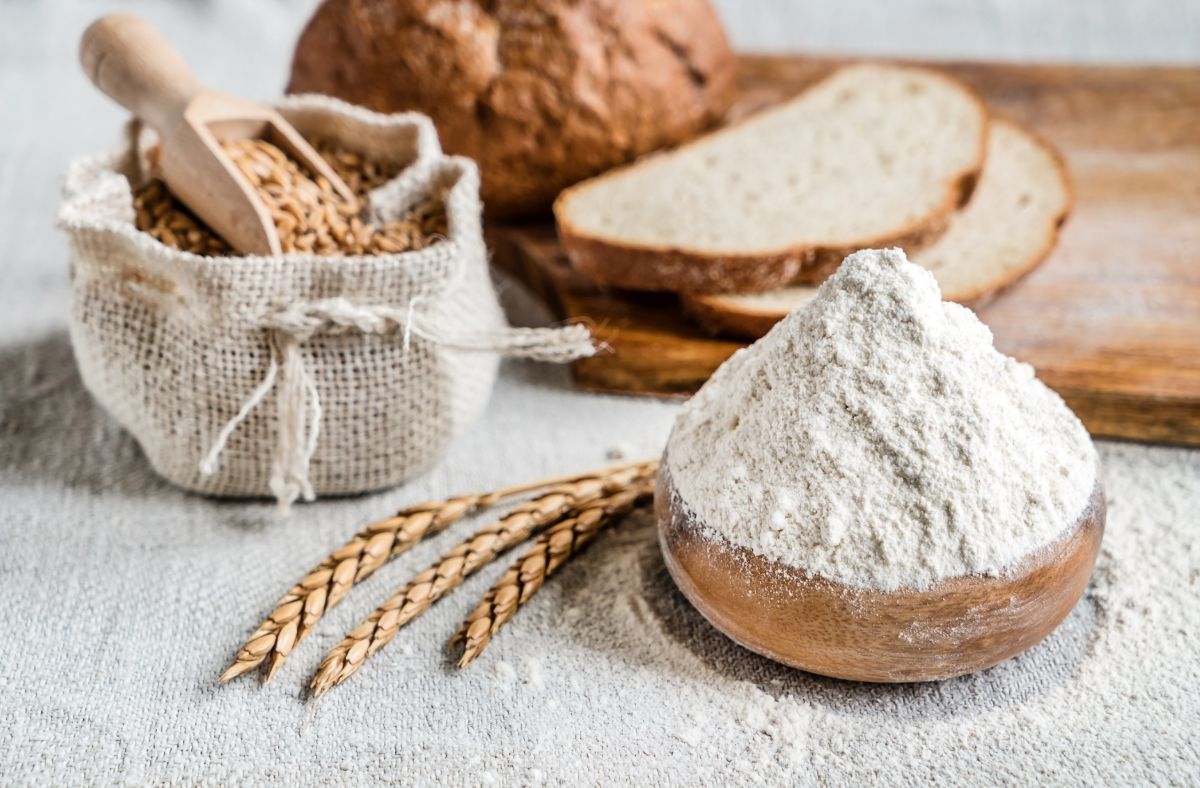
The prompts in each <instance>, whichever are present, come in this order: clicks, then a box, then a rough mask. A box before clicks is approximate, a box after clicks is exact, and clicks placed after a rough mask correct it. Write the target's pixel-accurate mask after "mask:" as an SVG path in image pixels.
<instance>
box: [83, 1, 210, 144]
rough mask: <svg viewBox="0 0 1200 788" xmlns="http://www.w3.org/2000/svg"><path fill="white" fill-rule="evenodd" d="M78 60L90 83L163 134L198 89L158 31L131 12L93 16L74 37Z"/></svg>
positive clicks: (177, 56)
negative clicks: (90, 21)
mask: <svg viewBox="0 0 1200 788" xmlns="http://www.w3.org/2000/svg"><path fill="white" fill-rule="evenodd" d="M79 60H80V62H81V63H82V64H83V70H84V72H86V73H87V75H88V79H90V80H91V81H92V82H93V83H94V84H95V85H96V87H98V88H100V90H102V91H104V93H106V94H107V95H108V96H109V97H110V98H112V99H113V100H114V101H116V102H117V103H118V104H120V105H121V106H123V107H125V108H126V109H128V110H129V111H130V112H132V113H133V114H134V115H136V116H138V117H139V118H141V119H142V120H144V121H145V122H147V123H149V124H150V125H151V126H153V127H154V128H155V129H157V130H158V132H159V134H161V135H164V136H166V135H168V134H169V133H170V132H171V129H172V128H173V127H174V126H175V124H176V123H177V122H178V121H179V120H180V119H181V118H182V117H183V112H184V110H185V109H186V108H187V105H188V102H189V101H190V100H191V98H192V97H193V96H195V95H196V93H197V92H199V91H200V89H201V86H200V83H199V82H197V81H196V78H195V77H194V76H192V72H191V71H190V70H189V69H188V67H187V64H186V63H184V62H183V58H181V57H180V56H179V53H178V52H176V51H175V50H174V49H173V48H172V47H171V45H170V44H169V43H167V40H166V39H165V38H163V35H162V34H161V33H159V32H158V30H157V29H156V28H155V27H154V26H153V25H151V24H150V23H149V22H147V21H146V20H144V19H141V18H139V17H136V16H133V15H132V14H109V15H108V16H102V17H100V18H99V19H97V20H96V21H95V22H93V23H92V24H91V25H90V26H89V27H88V29H87V30H85V31H84V33H83V38H82V40H81V41H80V43H79Z"/></svg>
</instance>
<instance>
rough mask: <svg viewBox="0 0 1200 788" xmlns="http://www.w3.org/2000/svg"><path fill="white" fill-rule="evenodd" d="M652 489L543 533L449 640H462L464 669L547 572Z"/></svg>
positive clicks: (626, 494) (634, 491)
mask: <svg viewBox="0 0 1200 788" xmlns="http://www.w3.org/2000/svg"><path fill="white" fill-rule="evenodd" d="M653 494H654V485H653V483H652V482H646V483H643V484H640V485H637V486H634V487H630V488H629V489H628V490H624V491H622V492H619V493H617V494H615V495H613V496H611V497H609V498H605V499H601V500H600V501H597V502H596V503H594V504H592V505H590V506H588V507H586V508H584V509H582V510H580V511H579V513H578V514H576V515H575V516H573V517H569V518H567V519H566V520H563V521H562V522H560V523H558V524H556V525H554V526H553V527H552V528H550V529H549V530H547V531H546V532H545V533H543V534H542V535H540V536H539V537H538V538H537V540H536V541H535V542H534V544H533V546H532V547H531V548H530V549H529V550H528V551H526V553H525V554H524V555H522V556H521V557H520V558H518V559H517V560H516V561H515V562H514V563H513V565H512V566H511V567H509V569H508V571H506V572H505V573H504V575H503V576H502V577H501V578H500V580H499V581H497V582H496V584H495V585H493V586H492V588H491V589H490V590H489V591H488V592H487V593H486V594H484V596H483V599H482V600H480V602H479V604H478V605H477V606H476V608H475V609H474V610H473V611H471V613H470V615H468V616H467V618H466V620H465V621H463V623H462V626H461V627H459V630H458V632H456V633H455V635H454V637H452V638H451V639H450V644H451V645H456V644H459V643H461V644H462V646H463V653H462V657H461V659H460V660H459V663H458V666H459V667H460V668H465V667H467V666H468V665H470V664H471V663H472V662H474V661H475V659H476V658H477V657H478V656H479V655H480V654H481V653H483V650H484V649H485V648H487V644H488V642H489V641H490V640H491V638H492V636H493V635H495V634H496V633H497V632H499V631H500V629H501V627H503V626H504V625H505V624H507V623H508V622H509V620H510V619H511V618H512V617H513V616H514V615H515V614H516V612H517V610H518V609H519V608H520V607H521V606H522V605H524V604H525V603H526V602H528V601H529V600H530V599H531V598H532V597H533V595H534V594H536V593H537V592H538V590H540V589H541V587H542V583H544V582H545V580H546V578H547V577H549V576H550V575H552V574H554V573H555V572H556V571H558V569H559V568H560V567H561V566H562V565H563V564H564V563H566V562H567V561H568V560H570V559H571V557H572V556H575V555H578V554H579V553H580V552H581V551H582V550H583V548H584V547H586V546H587V545H588V544H589V543H590V542H591V541H592V539H594V538H595V536H596V534H598V533H600V531H601V530H603V529H604V528H607V527H610V526H612V525H615V524H616V523H618V522H620V521H621V519H622V518H623V517H624V516H625V515H626V514H628V513H629V511H630V510H632V509H633V508H634V507H635V506H637V505H638V504H639V503H641V502H642V501H644V500H646V499H647V498H649V497H651V496H652V495H653Z"/></svg>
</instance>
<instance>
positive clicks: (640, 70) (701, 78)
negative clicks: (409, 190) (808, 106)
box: [288, 0, 734, 216]
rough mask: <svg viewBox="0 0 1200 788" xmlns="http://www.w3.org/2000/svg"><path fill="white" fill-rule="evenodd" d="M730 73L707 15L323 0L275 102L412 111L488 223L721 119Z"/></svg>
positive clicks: (565, 1)
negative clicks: (460, 170) (470, 179)
mask: <svg viewBox="0 0 1200 788" xmlns="http://www.w3.org/2000/svg"><path fill="white" fill-rule="evenodd" d="M733 69H734V58H733V53H732V52H731V50H730V48H729V43H728V41H727V39H726V37H725V33H724V31H723V30H722V28H721V25H720V22H719V20H718V18H717V16H716V14H715V13H714V11H713V9H712V8H711V6H709V4H708V2H707V0H655V2H652V3H650V2H643V0H491V1H490V2H484V1H483V0H458V1H457V2H444V1H441V0H326V2H325V3H323V4H322V5H321V6H320V7H319V8H318V9H317V11H316V14H315V15H314V16H313V18H312V19H311V20H310V21H309V23H308V26H307V27H306V28H305V30H304V32H303V34H302V35H301V37H300V40H299V43H298V44H297V46H296V53H295V56H294V59H293V62H292V76H291V81H290V83H289V85H288V91H289V92H292V93H308V92H314V93H325V94H328V95H332V96H337V97H339V98H342V99H345V100H347V101H350V102H352V103H355V104H360V105H363V106H366V107H369V108H370V109H373V110H377V111H380V112H396V111H401V110H415V111H417V112H422V113H424V114H426V115H428V116H430V117H431V118H433V121H434V123H435V124H436V125H437V129H438V133H439V135H440V137H441V141H442V145H443V147H444V148H445V149H446V150H447V151H448V152H450V153H457V154H462V155H465V156H469V157H471V158H473V159H475V161H476V162H478V164H479V166H480V169H481V170H482V173H483V187H482V196H483V199H484V203H485V208H486V210H487V212H488V214H489V215H490V216H505V215H507V216H512V215H516V214H523V213H529V212H532V211H537V210H542V209H545V208H547V207H549V205H550V203H551V201H553V199H554V197H555V195H557V194H558V192H559V191H560V190H562V189H563V188H564V187H566V186H568V185H570V184H572V183H574V182H576V181H579V180H582V179H584V178H587V177H589V176H591V175H594V174H596V173H599V172H602V171H604V170H607V169H609V168H611V167H613V166H615V165H618V164H622V163H624V162H627V161H630V160H632V159H634V158H636V157H637V156H639V155H641V154H643V153H646V152H647V151H651V150H655V149H657V148H661V147H664V146H668V145H674V144H677V143H679V142H681V141H683V140H686V139H688V138H690V137H692V136H694V135H696V134H697V133H698V132H700V131H701V130H703V129H704V128H705V127H707V126H709V125H710V124H712V123H713V122H714V121H716V120H717V119H719V118H720V117H721V116H722V115H723V114H724V113H725V110H726V109H727V108H728V107H729V104H730V103H731V101H732V99H733V93H734V79H733Z"/></svg>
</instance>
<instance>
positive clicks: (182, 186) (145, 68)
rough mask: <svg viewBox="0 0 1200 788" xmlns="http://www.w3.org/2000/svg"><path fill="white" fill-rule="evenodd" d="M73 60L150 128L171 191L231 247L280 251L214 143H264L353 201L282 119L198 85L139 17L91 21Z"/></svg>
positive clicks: (268, 222) (257, 204)
mask: <svg viewBox="0 0 1200 788" xmlns="http://www.w3.org/2000/svg"><path fill="white" fill-rule="evenodd" d="M79 59H80V61H81V62H82V64H83V70H84V71H85V72H86V73H87V75H88V78H89V79H91V80H92V82H93V83H94V84H95V85H96V87H98V88H100V90H102V91H104V92H105V93H106V94H108V96H109V97H111V98H112V99H113V100H115V101H116V102H117V103H118V104H120V105H121V106H123V107H125V108H126V109H128V110H129V111H130V112H132V113H133V114H134V115H136V116H137V117H138V118H140V119H141V120H143V121H144V122H146V123H148V124H150V125H151V126H153V127H154V129H155V130H156V131H157V132H158V134H159V137H160V138H161V140H162V153H161V156H160V157H159V160H158V168H159V174H160V175H161V177H162V179H163V180H164V181H166V184H167V187H168V188H169V189H170V190H171V192H172V193H173V194H174V195H175V196H176V197H178V198H179V199H180V200H181V201H182V202H183V203H184V204H185V205H187V207H188V208H190V209H191V210H192V212H193V213H195V214H196V215H197V216H199V217H200V218H201V219H202V220H204V222H205V224H207V225H208V226H209V227H211V228H212V229H213V231H214V232H216V233H217V234H218V235H220V236H221V237H222V238H224V239H225V241H226V242H228V243H229V245H230V246H232V247H233V248H234V249H237V250H238V251H240V252H243V253H245V254H259V255H268V254H275V255H277V254H280V253H281V252H282V250H281V248H280V244H279V233H278V232H277V231H276V229H275V222H274V221H273V220H272V218H271V215H270V214H269V213H268V212H267V209H266V208H265V207H264V206H263V203H262V201H261V200H260V199H259V198H258V195H257V194H256V193H255V191H254V189H253V187H251V185H250V184H249V182H247V180H246V179H245V178H244V177H243V176H242V174H241V172H240V171H239V170H238V169H237V167H236V166H235V165H234V164H233V162H232V161H230V159H229V157H228V156H226V155H225V153H224V151H222V150H221V146H220V145H219V144H218V142H219V141H223V142H227V141H230V140H237V139H263V140H266V141H268V142H270V143H272V144H274V145H276V146H277V147H279V148H280V149H282V150H283V151H284V152H285V153H287V154H288V155H290V156H291V157H292V158H294V159H296V161H298V162H299V163H300V164H302V165H304V166H305V167H307V168H308V169H309V171H310V172H312V173H313V174H314V175H319V176H323V177H325V178H326V179H328V181H329V183H330V184H331V185H332V186H333V188H334V189H335V190H336V191H337V192H338V194H340V195H341V196H342V197H344V198H345V199H346V200H348V201H349V200H353V198H354V196H353V194H352V192H351V191H350V188H349V187H348V186H346V184H345V183H343V182H342V179H341V178H339V177H338V176H337V174H336V173H335V172H334V171H333V170H332V169H331V168H330V167H329V165H328V164H327V163H326V162H325V160H324V159H322V158H321V156H320V155H319V154H318V153H317V152H316V151H315V150H313V149H312V146H310V145H309V144H308V143H307V142H305V140H304V138H303V137H301V136H300V134H299V133H297V132H296V130H295V129H294V128H292V126H291V124H289V123H288V122H287V121H286V120H284V119H283V118H282V117H281V116H280V115H279V113H277V112H275V111H274V110H271V109H268V108H266V107H261V106H259V105H257V104H253V103H250V102H248V101H244V100H242V99H239V98H235V97H233V96H227V95H225V94H223V93H218V92H216V91H213V90H208V89H206V88H204V86H202V85H201V84H200V83H199V82H197V81H196V78H195V77H193V76H192V74H191V72H190V71H189V70H188V67H187V65H186V64H185V63H184V62H183V60H182V59H181V58H180V57H179V54H178V53H177V52H175V50H173V49H172V48H171V45H170V44H168V43H167V41H166V39H164V38H163V37H162V35H161V34H160V33H159V32H158V31H157V30H156V29H155V28H154V27H153V26H151V25H150V24H149V23H148V22H146V21H145V20H142V19H139V18H138V17H136V16H130V15H128V14H111V15H109V16H104V17H101V18H100V19H97V20H96V21H95V22H93V23H92V24H91V26H90V27H88V29H87V30H86V31H84V34H83V39H82V41H81V42H80V45H79Z"/></svg>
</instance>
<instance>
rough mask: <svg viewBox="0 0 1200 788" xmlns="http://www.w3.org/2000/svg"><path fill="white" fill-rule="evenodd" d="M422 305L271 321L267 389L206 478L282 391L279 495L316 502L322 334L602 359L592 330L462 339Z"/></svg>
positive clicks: (250, 401) (291, 310)
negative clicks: (312, 474)
mask: <svg viewBox="0 0 1200 788" xmlns="http://www.w3.org/2000/svg"><path fill="white" fill-rule="evenodd" d="M420 301H421V297H420V296H417V297H415V298H413V299H412V300H411V301H410V302H409V304H408V306H407V307H406V308H398V307H394V306H388V305H357V304H353V303H351V302H350V301H348V300H347V299H345V298H328V299H322V300H318V301H310V302H304V303H298V304H293V305H289V306H286V307H281V308H279V309H277V310H275V311H274V312H272V313H270V314H268V315H266V316H265V318H264V319H263V321H262V327H263V329H264V330H266V331H267V334H268V344H269V346H270V350H271V360H270V364H269V365H268V367H267V372H266V374H265V375H264V376H263V379H262V382H261V383H259V385H258V386H257V387H256V388H255V389H254V390H253V391H252V392H251V393H250V396H249V397H247V398H246V401H245V402H244V403H243V404H242V406H241V408H240V409H239V410H238V412H237V414H236V415H234V417H233V418H232V419H230V420H229V421H228V422H227V423H226V424H225V426H224V427H222V428H221V431H220V432H219V433H218V434H217V438H216V440H215V441H214V442H213V445H212V448H210V449H209V450H208V452H207V453H206V454H205V456H204V459H203V460H201V462H200V472H201V473H202V474H204V475H205V476H211V475H212V474H213V473H215V472H216V470H217V462H218V460H219V458H220V456H221V452H222V451H224V449H225V446H226V444H227V443H228V442H229V439H230V437H231V436H232V435H233V433H234V432H235V431H236V430H237V428H238V426H239V425H240V424H241V423H242V422H243V421H245V420H246V418H247V417H248V416H249V415H250V413H251V412H253V411H254V409H255V408H256V407H258V406H259V405H260V404H261V403H262V401H263V400H264V399H266V397H267V395H268V394H270V393H271V391H272V389H277V398H278V399H277V401H278V408H279V413H278V427H277V438H276V446H275V452H274V457H273V458H272V461H271V477H270V487H271V492H272V493H273V494H274V495H275V498H276V499H277V500H278V501H279V506H280V508H281V509H282V510H284V511H286V510H287V509H288V507H289V506H291V504H292V503H294V502H295V501H296V499H297V498H303V499H304V500H306V501H311V500H313V499H314V498H315V497H316V496H315V494H314V492H313V488H312V484H311V483H310V482H309V478H308V467H309V463H310V462H311V461H312V457H313V454H314V453H315V452H316V449H317V440H318V438H319V437H320V432H321V397H320V393H319V392H318V391H317V387H316V385H315V384H314V383H313V381H312V377H311V376H310V375H309V374H308V370H307V369H306V368H305V365H304V354H303V352H302V350H301V348H302V346H303V345H304V343H305V342H307V341H308V340H309V339H311V338H312V337H314V336H316V335H318V334H325V335H329V334H345V333H351V332H359V333H362V334H380V335H383V334H391V333H394V332H396V331H401V332H402V336H403V338H402V340H401V341H402V343H403V345H402V347H403V350H404V352H405V353H407V352H408V350H409V347H410V346H411V343H412V339H413V337H418V338H420V339H423V340H426V341H428V342H432V343H435V344H437V345H439V346H441V347H444V348H449V349H452V350H462V351H471V352H481V353H498V354H500V355H503V356H507V357H510V358H527V359H532V360H536V361H550V362H566V361H574V360H575V359H579V358H586V357H588V356H591V355H594V354H595V352H596V347H595V345H593V344H592V339H591V333H590V332H589V331H588V329H587V328H586V327H585V326H582V325H568V326H561V327H557V328H506V329H501V330H496V331H487V332H481V333H474V334H456V333H454V332H447V331H443V330H440V329H438V328H436V327H433V326H425V325H421V324H420V321H419V317H420V314H419V312H418V311H417V308H418V306H419V305H420Z"/></svg>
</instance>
